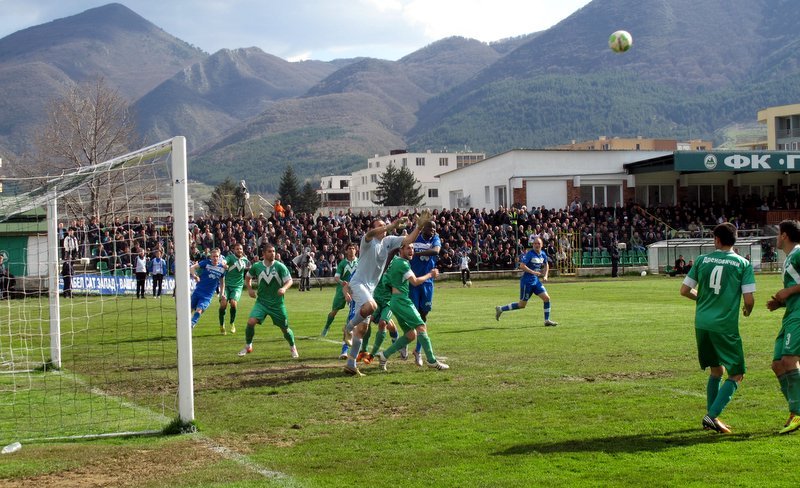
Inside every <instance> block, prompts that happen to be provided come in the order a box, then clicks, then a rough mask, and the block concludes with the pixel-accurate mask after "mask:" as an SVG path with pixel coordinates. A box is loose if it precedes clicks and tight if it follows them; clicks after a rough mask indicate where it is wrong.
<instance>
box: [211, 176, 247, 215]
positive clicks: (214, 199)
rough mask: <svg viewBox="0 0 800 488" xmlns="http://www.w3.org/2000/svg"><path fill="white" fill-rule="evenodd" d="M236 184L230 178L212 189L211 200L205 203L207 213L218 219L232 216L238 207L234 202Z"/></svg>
mask: <svg viewBox="0 0 800 488" xmlns="http://www.w3.org/2000/svg"><path fill="white" fill-rule="evenodd" d="M236 189H237V186H236V183H234V182H233V180H231V179H230V178H225V181H223V182H222V183H220V184H219V185H217V186H216V187H214V192H213V193H211V198H209V199H208V200H206V201H205V204H206V208H207V209H208V213H209V214H211V215H216V216H219V217H224V216H226V215H233V214H234V213H235V212H236V210H237V209H238V207H239V204H238V202H237V201H236Z"/></svg>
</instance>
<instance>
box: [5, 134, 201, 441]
mask: <svg viewBox="0 0 800 488" xmlns="http://www.w3.org/2000/svg"><path fill="white" fill-rule="evenodd" d="M0 182H1V183H2V186H0V189H1V191H0V254H3V255H4V258H5V259H4V263H3V264H4V266H5V267H4V268H0V271H2V270H3V269H5V270H6V271H7V272H8V274H7V276H6V277H4V278H3V281H0V298H2V299H0V445H5V444H8V443H10V442H13V441H22V442H25V441H28V442H30V441H35V440H43V439H66V438H87V437H108V436H113V435H133V434H137V433H146V434H152V433H154V432H159V431H161V430H163V429H164V428H165V427H167V425H168V424H173V425H174V423H175V422H178V423H179V424H181V425H185V424H189V423H191V422H192V421H193V420H194V387H193V383H194V374H193V368H192V364H193V363H192V335H191V327H190V310H189V307H190V296H189V293H190V291H189V266H190V262H189V260H190V256H189V228H188V222H189V197H188V179H187V157H186V139H185V138H184V137H174V138H172V139H169V140H166V141H163V142H160V143H158V144H154V145H151V146H148V147H145V148H142V149H139V150H136V151H133V152H130V153H127V154H124V155H122V156H119V157H117V158H114V159H111V160H109V161H105V162H103V163H100V164H96V165H92V166H88V167H82V168H76V169H75V170H73V171H66V172H64V173H63V174H60V175H57V176H53V175H34V176H27V177H2V179H1V180H0ZM160 260H163V261H160ZM140 263H146V264H142V265H141V266H142V267H141V268H137V265H139V264H140ZM154 263H156V264H158V266H157V269H164V270H165V273H164V279H163V287H157V286H155V285H156V280H153V279H152V276H151V275H150V273H149V271H150V270H151V266H152V265H153V264H154ZM141 269H146V270H147V271H148V275H147V277H146V278H145V281H144V282H142V281H141V275H143V274H144V273H142V271H141ZM137 271H138V274H137ZM158 281H159V282H161V280H158ZM142 283H144V287H142V286H141V284H142ZM142 288H143V289H142Z"/></svg>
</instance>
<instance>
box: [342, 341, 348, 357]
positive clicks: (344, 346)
mask: <svg viewBox="0 0 800 488" xmlns="http://www.w3.org/2000/svg"><path fill="white" fill-rule="evenodd" d="M348 349H350V346H348V345H347V343H346V342H342V352H341V354H347V350H348ZM341 354H340V355H341Z"/></svg>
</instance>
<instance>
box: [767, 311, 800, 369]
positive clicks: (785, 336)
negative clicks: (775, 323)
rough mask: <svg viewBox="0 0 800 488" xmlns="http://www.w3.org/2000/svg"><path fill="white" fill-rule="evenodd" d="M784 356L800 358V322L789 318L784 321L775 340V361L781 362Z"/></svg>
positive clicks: (773, 357)
mask: <svg viewBox="0 0 800 488" xmlns="http://www.w3.org/2000/svg"><path fill="white" fill-rule="evenodd" d="M783 356H800V320H799V319H795V318H789V319H786V320H784V321H783V326H782V327H781V331H780V332H778V337H776V338H775V352H774V354H773V355H772V360H773V361H778V360H780V359H781V358H782V357H783Z"/></svg>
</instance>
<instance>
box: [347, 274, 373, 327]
mask: <svg viewBox="0 0 800 488" xmlns="http://www.w3.org/2000/svg"><path fill="white" fill-rule="evenodd" d="M350 297H351V298H352V301H353V302H354V307H353V310H355V313H356V314H358V313H361V307H362V306H363V305H364V304H365V303H369V302H370V301H372V291H371V290H370V289H369V288H367V286H366V285H362V284H360V283H358V284H350ZM347 325H348V329H349V328H350V324H349V323H348V324H347Z"/></svg>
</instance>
